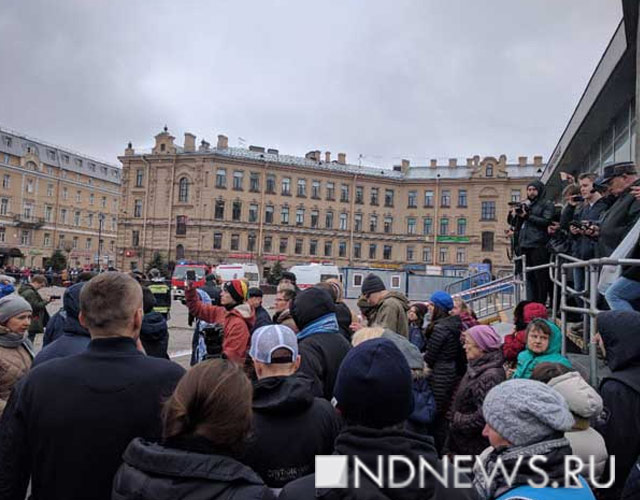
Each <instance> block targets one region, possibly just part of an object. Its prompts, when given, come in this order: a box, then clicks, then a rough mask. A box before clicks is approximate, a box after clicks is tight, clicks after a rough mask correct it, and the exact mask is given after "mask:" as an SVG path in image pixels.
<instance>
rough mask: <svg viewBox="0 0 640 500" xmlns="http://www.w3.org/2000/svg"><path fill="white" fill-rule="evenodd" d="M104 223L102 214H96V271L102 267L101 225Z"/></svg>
mask: <svg viewBox="0 0 640 500" xmlns="http://www.w3.org/2000/svg"><path fill="white" fill-rule="evenodd" d="M103 224H104V214H103V213H102V212H100V213H99V214H98V272H100V270H101V269H102V225H103Z"/></svg>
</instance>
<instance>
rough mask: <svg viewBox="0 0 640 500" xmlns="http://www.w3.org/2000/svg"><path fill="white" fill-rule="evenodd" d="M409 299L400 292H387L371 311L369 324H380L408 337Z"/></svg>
mask: <svg viewBox="0 0 640 500" xmlns="http://www.w3.org/2000/svg"><path fill="white" fill-rule="evenodd" d="M408 310H409V301H408V300H407V298H406V297H405V296H404V295H403V294H401V293H400V292H389V293H388V294H387V296H386V297H384V298H383V299H382V300H381V301H380V302H379V303H378V305H377V307H376V309H375V311H374V312H373V313H372V316H371V319H370V321H369V324H370V325H372V326H376V325H377V326H381V327H383V328H387V329H388V330H391V331H392V332H395V333H397V334H399V335H402V336H403V337H405V338H409V319H408V318H407V311H408Z"/></svg>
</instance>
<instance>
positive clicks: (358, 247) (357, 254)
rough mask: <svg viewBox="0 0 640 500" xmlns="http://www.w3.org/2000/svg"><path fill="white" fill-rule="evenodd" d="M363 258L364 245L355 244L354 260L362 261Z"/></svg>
mask: <svg viewBox="0 0 640 500" xmlns="http://www.w3.org/2000/svg"><path fill="white" fill-rule="evenodd" d="M361 257H362V244H361V243H354V244H353V258H354V259H360V258H361Z"/></svg>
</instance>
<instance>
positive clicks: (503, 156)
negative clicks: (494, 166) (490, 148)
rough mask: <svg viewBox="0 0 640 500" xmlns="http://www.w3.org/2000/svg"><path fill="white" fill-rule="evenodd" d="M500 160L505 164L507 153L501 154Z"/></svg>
mask: <svg viewBox="0 0 640 500" xmlns="http://www.w3.org/2000/svg"><path fill="white" fill-rule="evenodd" d="M498 162H499V163H502V164H503V165H504V164H505V163H507V155H500V158H498Z"/></svg>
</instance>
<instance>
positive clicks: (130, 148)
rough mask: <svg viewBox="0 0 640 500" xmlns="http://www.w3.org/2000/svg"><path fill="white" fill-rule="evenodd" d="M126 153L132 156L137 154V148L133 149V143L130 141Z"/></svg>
mask: <svg viewBox="0 0 640 500" xmlns="http://www.w3.org/2000/svg"><path fill="white" fill-rule="evenodd" d="M124 154H125V156H131V155H134V154H136V151H135V149H133V144H131V142H129V144H127V149H125V150H124Z"/></svg>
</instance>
